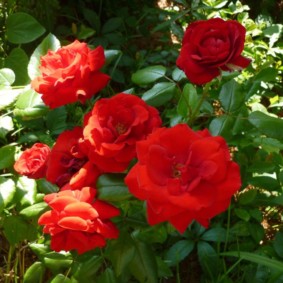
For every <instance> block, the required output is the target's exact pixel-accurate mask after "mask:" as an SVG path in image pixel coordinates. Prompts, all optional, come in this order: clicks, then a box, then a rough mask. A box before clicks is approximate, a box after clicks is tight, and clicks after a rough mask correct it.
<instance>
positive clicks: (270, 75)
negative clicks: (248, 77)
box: [253, 67, 278, 82]
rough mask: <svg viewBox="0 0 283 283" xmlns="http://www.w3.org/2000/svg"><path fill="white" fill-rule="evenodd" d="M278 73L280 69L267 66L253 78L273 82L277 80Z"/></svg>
mask: <svg viewBox="0 0 283 283" xmlns="http://www.w3.org/2000/svg"><path fill="white" fill-rule="evenodd" d="M277 75H278V70H277V69H275V68H272V67H267V68H264V69H262V70H260V72H259V73H258V74H257V75H256V76H255V77H254V78H253V79H254V80H255V81H257V82H261V81H264V82H271V81H275V79H276V76H277Z"/></svg>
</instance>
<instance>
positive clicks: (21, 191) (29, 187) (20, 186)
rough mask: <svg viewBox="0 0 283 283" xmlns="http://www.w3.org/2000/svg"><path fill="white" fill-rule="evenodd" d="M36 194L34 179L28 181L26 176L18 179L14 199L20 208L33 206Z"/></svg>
mask: <svg viewBox="0 0 283 283" xmlns="http://www.w3.org/2000/svg"><path fill="white" fill-rule="evenodd" d="M36 193H37V189H36V181H35V180H34V179H29V178H28V177H26V176H21V177H19V179H18V182H17V193H16V198H17V201H19V202H20V203H21V205H22V206H30V205H32V204H34V203H35V201H36Z"/></svg>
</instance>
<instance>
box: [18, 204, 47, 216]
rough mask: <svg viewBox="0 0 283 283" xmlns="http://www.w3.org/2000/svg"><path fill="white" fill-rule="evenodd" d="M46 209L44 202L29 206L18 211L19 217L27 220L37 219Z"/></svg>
mask: <svg viewBox="0 0 283 283" xmlns="http://www.w3.org/2000/svg"><path fill="white" fill-rule="evenodd" d="M47 207H48V205H47V204H46V203H45V202H39V203H35V204H33V205H31V206H28V207H26V208H24V209H22V210H21V211H20V215H22V216H25V217H27V218H32V217H39V216H40V215H41V214H42V213H43V212H44V211H46V208H47Z"/></svg>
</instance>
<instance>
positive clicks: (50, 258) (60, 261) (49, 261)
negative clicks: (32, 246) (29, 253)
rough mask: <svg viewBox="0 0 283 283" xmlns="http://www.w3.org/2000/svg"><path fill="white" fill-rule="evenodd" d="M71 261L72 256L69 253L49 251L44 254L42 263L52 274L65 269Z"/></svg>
mask: <svg viewBox="0 0 283 283" xmlns="http://www.w3.org/2000/svg"><path fill="white" fill-rule="evenodd" d="M72 262H73V259H72V256H71V255H70V254H69V253H64V254H63V253H56V252H50V253H47V254H45V255H44V258H43V263H44V264H45V266H46V267H47V268H49V269H50V270H51V271H52V272H53V273H54V274H56V273H60V272H63V271H65V270H66V269H67V268H69V267H70V266H71V264H72Z"/></svg>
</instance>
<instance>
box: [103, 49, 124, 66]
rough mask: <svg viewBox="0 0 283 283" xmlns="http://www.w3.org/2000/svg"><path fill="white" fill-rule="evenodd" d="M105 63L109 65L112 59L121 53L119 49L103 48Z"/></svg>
mask: <svg viewBox="0 0 283 283" xmlns="http://www.w3.org/2000/svg"><path fill="white" fill-rule="evenodd" d="M104 54H105V65H109V64H110V63H111V62H112V61H113V60H114V59H116V58H118V57H119V56H121V55H122V51H121V50H104Z"/></svg>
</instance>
